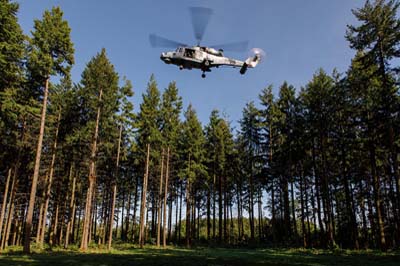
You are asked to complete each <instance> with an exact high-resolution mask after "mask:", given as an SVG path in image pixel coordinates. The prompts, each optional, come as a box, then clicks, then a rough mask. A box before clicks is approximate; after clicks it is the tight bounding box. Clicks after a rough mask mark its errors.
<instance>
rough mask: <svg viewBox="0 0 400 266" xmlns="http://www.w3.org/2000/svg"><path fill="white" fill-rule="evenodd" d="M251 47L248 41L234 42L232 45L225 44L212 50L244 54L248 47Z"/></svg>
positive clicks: (215, 46) (214, 46)
mask: <svg viewBox="0 0 400 266" xmlns="http://www.w3.org/2000/svg"><path fill="white" fill-rule="evenodd" d="M248 46H249V42H248V41H244V42H232V43H225V44H220V45H213V46H211V47H212V48H215V49H222V50H224V51H231V52H244V51H247V47H248Z"/></svg>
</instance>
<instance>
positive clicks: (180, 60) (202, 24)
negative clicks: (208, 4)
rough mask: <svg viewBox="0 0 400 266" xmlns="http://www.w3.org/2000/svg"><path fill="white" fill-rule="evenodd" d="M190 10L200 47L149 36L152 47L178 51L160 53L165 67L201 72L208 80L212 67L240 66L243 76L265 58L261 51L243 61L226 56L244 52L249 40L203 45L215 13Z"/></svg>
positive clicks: (197, 9)
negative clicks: (207, 76)
mask: <svg viewBox="0 0 400 266" xmlns="http://www.w3.org/2000/svg"><path fill="white" fill-rule="evenodd" d="M189 10H190V13H191V18H192V26H193V31H194V35H195V38H196V40H197V45H195V46H189V45H187V44H185V43H181V42H177V41H173V40H170V39H167V38H164V37H161V36H159V35H156V34H150V36H149V40H150V44H151V46H152V47H163V48H176V50H175V51H168V52H163V53H161V55H160V59H161V60H162V61H164V62H165V63H166V64H173V65H177V66H178V67H179V69H181V70H183V69H188V70H191V69H200V70H201V71H202V72H203V73H202V75H201V77H202V78H205V77H206V74H205V72H211V68H213V67H215V68H219V67H221V66H228V67H234V68H236V67H240V71H239V72H240V74H242V75H243V74H245V73H246V71H247V69H248V68H254V67H256V66H257V65H258V63H259V62H260V61H261V59H262V57H264V56H265V53H264V51H263V50H262V49H260V48H253V49H251V50H250V52H251V55H250V57H248V58H247V59H246V60H244V61H241V60H237V59H233V58H228V57H225V56H224V51H233V52H241V51H245V50H246V49H247V46H248V42H247V41H243V42H234V43H228V44H221V45H213V46H202V45H200V43H201V41H202V39H203V36H204V32H205V30H206V27H207V25H208V22H209V20H210V18H211V15H212V13H213V11H212V9H210V8H205V7H190V8H189Z"/></svg>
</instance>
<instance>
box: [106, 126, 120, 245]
mask: <svg viewBox="0 0 400 266" xmlns="http://www.w3.org/2000/svg"><path fill="white" fill-rule="evenodd" d="M121 139H122V125H120V126H119V137H118V150H117V163H116V168H115V179H118V174H119V157H120V153H121ZM116 198H117V180H114V182H113V187H112V203H111V213H110V218H109V220H110V228H109V232H108V249H109V250H110V249H111V242H112V236H113V224H114V212H115V201H116Z"/></svg>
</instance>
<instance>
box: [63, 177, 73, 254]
mask: <svg viewBox="0 0 400 266" xmlns="http://www.w3.org/2000/svg"><path fill="white" fill-rule="evenodd" d="M75 185H76V176H75V175H74V178H73V180H72V191H71V201H70V203H69V213H68V222H67V232H66V233H65V244H64V248H68V245H69V237H70V234H71V232H72V233H73V230H72V224H73V220H74V212H75Z"/></svg>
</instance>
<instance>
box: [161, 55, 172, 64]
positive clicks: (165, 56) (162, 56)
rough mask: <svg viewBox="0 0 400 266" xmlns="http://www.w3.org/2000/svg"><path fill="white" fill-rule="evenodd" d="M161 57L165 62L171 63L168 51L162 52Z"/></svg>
mask: <svg viewBox="0 0 400 266" xmlns="http://www.w3.org/2000/svg"><path fill="white" fill-rule="evenodd" d="M160 59H161V60H162V61H164V62H165V63H169V62H170V61H171V60H170V58H169V56H168V55H167V53H161V55H160Z"/></svg>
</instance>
